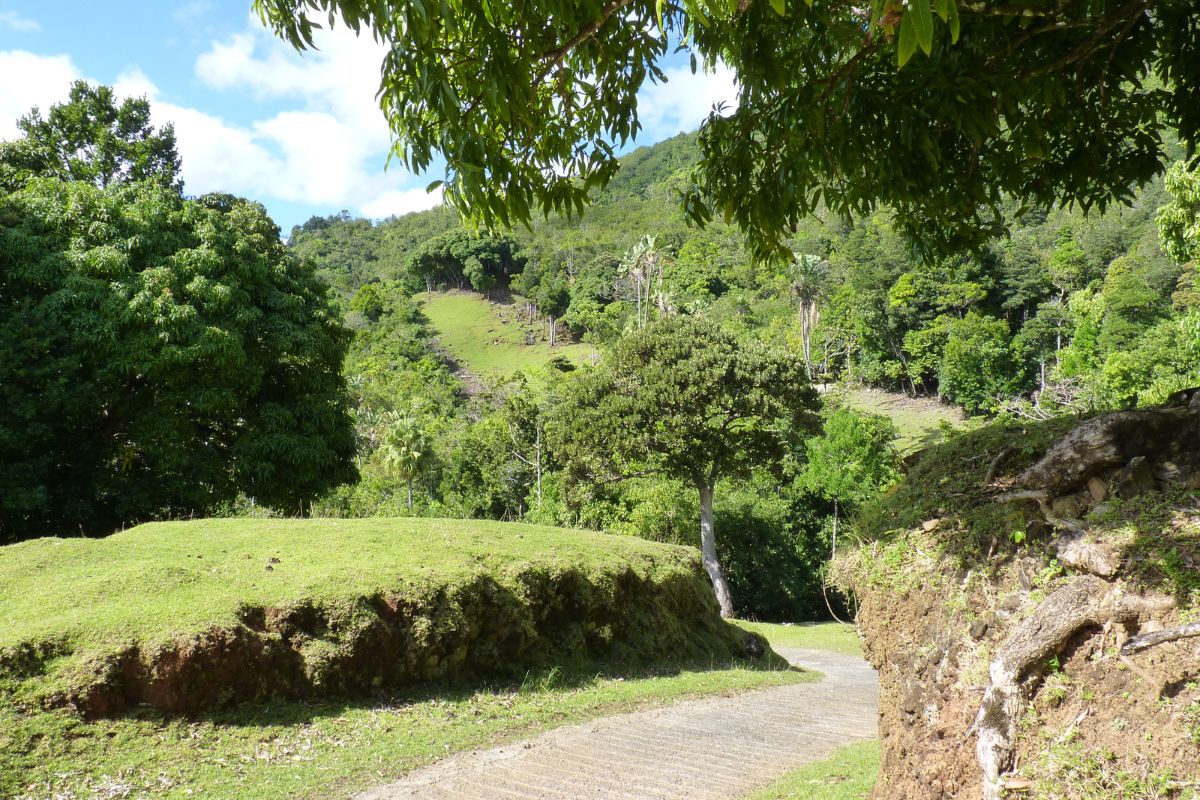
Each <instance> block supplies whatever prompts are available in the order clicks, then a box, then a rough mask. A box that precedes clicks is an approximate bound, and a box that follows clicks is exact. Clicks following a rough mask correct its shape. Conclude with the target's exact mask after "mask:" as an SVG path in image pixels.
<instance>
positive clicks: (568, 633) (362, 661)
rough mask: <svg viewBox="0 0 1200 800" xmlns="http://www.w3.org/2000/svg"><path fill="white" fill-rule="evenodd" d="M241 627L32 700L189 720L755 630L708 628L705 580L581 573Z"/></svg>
mask: <svg viewBox="0 0 1200 800" xmlns="http://www.w3.org/2000/svg"><path fill="white" fill-rule="evenodd" d="M241 619H242V624H241V625H239V626H238V627H234V628H213V629H210V630H208V631H206V632H204V633H202V634H200V635H197V636H193V637H189V638H184V639H181V640H178V641H174V642H171V643H169V644H167V645H163V646H160V647H158V648H155V649H153V650H150V651H143V650H142V649H139V648H138V647H136V646H134V647H127V648H124V649H119V650H116V651H114V652H112V653H109V654H106V655H104V656H102V657H98V658H97V659H96V660H94V661H93V662H92V663H90V664H89V665H88V666H87V668H86V669H85V674H83V675H78V676H75V678H74V680H73V681H72V682H71V683H70V684H69V686H68V688H67V689H65V690H60V691H56V692H53V693H51V694H49V695H47V696H44V697H43V698H42V700H43V702H44V703H45V704H47V705H50V706H68V707H72V708H76V709H78V710H79V711H80V712H81V713H82V714H83V715H84V716H87V717H93V718H94V717H103V716H112V715H115V714H119V713H121V712H123V711H124V710H125V709H126V708H127V707H129V706H130V705H136V704H146V705H150V706H153V707H155V708H158V709H160V710H163V711H166V712H169V713H177V714H189V715H190V714H197V713H199V712H203V711H206V710H209V709H213V708H218V707H221V706H227V705H231V704H235V703H240V702H247V701H261V700H266V699H271V698H285V699H301V698H311V697H321V696H344V695H349V694H354V693H361V692H364V691H367V692H369V691H374V690H378V689H381V688H397V687H403V686H408V685H413V684H417V683H422V682H428V681H435V680H436V681H450V682H463V681H471V680H476V679H479V678H485V677H503V678H508V677H513V676H520V675H521V674H523V673H524V672H525V671H527V670H529V669H536V668H539V667H541V666H544V665H549V664H558V663H566V662H570V661H573V660H579V661H604V660H610V661H615V662H617V663H628V664H631V665H632V664H638V663H646V662H650V661H653V660H655V659H661V658H666V657H678V656H680V655H683V656H684V657H685V658H686V657H689V656H690V657H694V658H704V659H711V658H718V659H720V658H722V657H724V658H729V657H741V656H749V655H751V654H762V653H763V652H764V651H766V648H765V646H764V643H763V640H762V639H761V637H759V636H757V634H749V633H746V632H744V631H741V630H740V629H737V628H735V627H733V626H731V625H728V624H727V623H725V622H724V621H722V620H720V619H719V618H718V616H717V612H716V606H715V603H714V602H713V598H712V591H711V589H710V588H709V587H708V583H707V581H706V580H705V579H704V578H703V577H702V576H701V575H700V574H699V573H694V574H691V573H687V572H680V573H677V574H676V577H674V578H670V579H666V580H661V581H653V580H648V579H645V578H643V577H641V576H639V575H638V574H637V573H636V572H635V571H634V570H633V569H628V570H626V571H625V572H623V573H620V574H616V575H587V574H584V573H582V572H580V571H577V570H570V569H567V570H562V571H559V572H555V573H550V572H547V571H545V570H541V569H538V568H536V567H531V568H530V569H528V571H526V572H522V573H519V574H517V575H515V576H512V577H511V578H508V579H506V580H505V581H504V582H499V581H497V580H495V579H493V578H491V577H487V576H479V577H477V578H476V579H474V580H472V581H469V582H465V583H462V584H457V585H453V586H446V587H443V588H442V589H440V590H437V591H433V592H432V593H430V594H427V595H424V596H419V599H418V596H414V595H412V594H402V593H399V592H398V593H396V594H394V595H390V594H381V595H377V596H372V597H364V598H361V599H360V600H359V601H357V602H355V603H351V604H348V605H345V606H335V607H327V606H323V605H314V604H311V603H305V602H297V604H296V605H294V606H291V607H288V608H257V607H246V608H243V609H242V613H241ZM9 666H13V665H9ZM40 668H41V667H40V664H39V663H37V662H35V663H32V664H30V665H26V666H25V667H22V669H23V670H24V672H25V674H24V675H23V678H24V680H26V681H28V682H29V683H30V684H32V685H33V686H34V687H36V686H37V684H38V679H39V675H38V670H39V669H40ZM35 691H36V688H35Z"/></svg>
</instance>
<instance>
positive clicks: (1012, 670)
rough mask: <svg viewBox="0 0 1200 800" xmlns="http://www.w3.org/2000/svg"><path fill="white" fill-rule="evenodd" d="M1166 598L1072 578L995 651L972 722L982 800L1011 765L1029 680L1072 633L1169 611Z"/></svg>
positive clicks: (998, 790)
mask: <svg viewBox="0 0 1200 800" xmlns="http://www.w3.org/2000/svg"><path fill="white" fill-rule="evenodd" d="M1173 604H1174V601H1173V600H1171V598H1158V597H1146V596H1142V595H1131V594H1129V593H1127V592H1126V591H1125V589H1124V587H1123V586H1122V585H1121V584H1113V583H1109V582H1108V581H1105V580H1102V579H1101V578H1099V577H1096V576H1094V575H1086V576H1081V577H1079V578H1076V579H1075V580H1073V581H1072V582H1070V583H1068V584H1067V585H1065V586H1063V587H1062V588H1060V589H1058V590H1057V591H1055V592H1054V593H1053V594H1051V595H1050V596H1049V597H1048V598H1046V600H1045V601H1043V602H1042V604H1041V605H1040V606H1038V608H1037V609H1036V610H1035V611H1034V612H1033V615H1032V616H1030V617H1029V619H1027V620H1026V621H1025V622H1024V623H1022V624H1021V625H1020V626H1019V627H1017V629H1016V630H1015V631H1013V632H1012V634H1011V635H1010V636H1009V637H1008V639H1007V640H1006V641H1005V642H1004V644H1003V646H1002V647H1001V648H1000V651H999V653H998V654H997V656H996V658H995V660H993V661H992V663H991V665H990V667H989V670H988V672H989V675H990V678H991V683H990V684H989V686H988V687H987V690H986V691H985V693H984V696H983V702H982V703H981V704H980V707H979V714H978V715H977V717H976V720H975V727H976V730H977V739H976V747H975V754H976V758H977V759H978V762H979V766H980V768H981V769H982V771H983V797H984V800H1000V797H1001V795H1002V794H1003V792H1004V790H1005V785H1006V784H1005V781H1004V777H1003V776H1004V773H1005V772H1006V771H1007V770H1008V769H1009V768H1010V766H1011V763H1012V755H1013V748H1014V745H1015V742H1016V736H1017V725H1018V722H1019V720H1020V719H1021V715H1022V714H1023V713H1024V711H1025V706H1026V704H1027V702H1028V695H1029V689H1030V686H1031V684H1032V679H1034V678H1036V677H1037V675H1039V674H1040V672H1041V668H1042V665H1043V664H1044V663H1045V662H1046V660H1047V659H1049V658H1050V656H1052V655H1053V654H1055V653H1057V652H1058V651H1059V650H1060V649H1062V647H1063V646H1064V645H1065V644H1066V643H1067V641H1068V640H1069V639H1070V638H1071V637H1072V636H1074V635H1075V633H1076V632H1077V631H1079V630H1080V629H1082V628H1086V627H1089V626H1098V625H1103V624H1104V623H1106V622H1109V621H1127V620H1132V619H1137V618H1139V617H1142V616H1146V615H1149V614H1152V613H1154V612H1157V611H1164V610H1167V609H1169V608H1171V607H1172V606H1173Z"/></svg>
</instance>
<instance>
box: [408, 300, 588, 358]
mask: <svg viewBox="0 0 1200 800" xmlns="http://www.w3.org/2000/svg"><path fill="white" fill-rule="evenodd" d="M415 298H416V299H417V300H418V301H419V302H420V303H421V310H422V311H423V312H424V314H425V316H426V317H427V318H428V320H429V327H430V329H431V330H433V332H434V334H435V336H436V337H437V342H438V344H439V345H441V347H442V348H443V349H444V350H445V353H446V355H447V356H449V357H450V358H451V359H453V361H454V362H455V363H456V364H457V365H458V366H459V367H460V368H461V369H465V370H466V371H467V372H470V373H471V374H472V375H475V376H477V377H481V378H483V377H490V378H495V377H502V376H506V375H511V374H512V373H514V372H527V371H529V370H531V369H536V368H537V367H540V366H543V365H545V364H546V363H548V362H549V361H550V360H551V359H554V358H565V359H567V360H568V361H570V362H571V363H572V364H575V365H576V366H579V365H582V364H586V363H589V362H590V360H591V354H592V348H591V347H590V346H589V345H586V344H573V343H568V342H564V341H563V340H562V339H560V340H559V343H558V344H556V345H555V346H554V347H551V346H550V344H549V342H548V341H547V339H548V337H547V335H546V333H545V331H544V328H545V326H544V325H543V323H542V322H541V321H540V320H539V321H538V322H536V323H535V324H533V325H530V324H528V322H527V320H526V318H525V317H524V316H523V315H522V314H521V310H522V308H523V304H522V303H519V302H517V301H516V300H514V299H512V297H511V296H507V297H506V299H505V300H499V301H496V302H493V301H491V300H489V299H487V298H486V297H484V296H483V295H480V294H476V293H474V292H463V291H446V292H425V293H422V294H418V295H416V296H415ZM560 332H561V328H560Z"/></svg>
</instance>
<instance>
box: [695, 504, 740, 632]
mask: <svg viewBox="0 0 1200 800" xmlns="http://www.w3.org/2000/svg"><path fill="white" fill-rule="evenodd" d="M699 489H700V556H701V560H702V561H703V562H704V569H705V570H706V571H707V572H708V577H709V580H711V581H712V585H713V591H714V592H716V595H717V605H719V606H720V607H721V616H722V617H725V618H729V617H732V616H733V595H732V594H731V593H730V591H729V584H728V583H726V582H725V573H724V572H722V571H721V562H720V560H718V559H717V538H716V533H715V532H714V531H713V510H712V504H713V487H712V485H711V484H708V485H704V486H700V487H699Z"/></svg>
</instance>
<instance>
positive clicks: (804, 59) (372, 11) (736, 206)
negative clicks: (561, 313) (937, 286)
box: [254, 0, 1200, 253]
mask: <svg viewBox="0 0 1200 800" xmlns="http://www.w3.org/2000/svg"><path fill="white" fill-rule="evenodd" d="M254 6H255V8H256V9H257V10H258V12H259V14H260V15H261V16H262V18H263V19H264V21H265V22H266V23H267V24H269V25H270V26H271V27H272V28H273V29H274V30H275V31H276V32H277V33H278V34H279V35H280V36H282V37H284V38H285V39H287V40H288V41H289V42H291V43H292V44H293V45H294V46H296V47H297V48H304V47H309V46H312V41H313V39H312V36H313V29H314V27H315V26H316V25H317V23H316V22H314V21H313V19H312V17H311V16H310V15H313V14H314V13H315V14H316V15H317V16H321V15H326V16H327V17H328V19H329V21H330V23H331V24H332V23H333V22H334V21H335V20H336V19H337V18H339V17H340V19H341V20H343V21H344V22H345V23H346V24H347V25H349V26H350V27H351V28H353V29H355V30H360V31H361V30H369V31H370V32H371V33H372V34H373V35H374V36H375V37H377V38H378V39H380V40H381V41H383V42H384V43H385V44H386V45H387V47H388V54H387V57H386V59H385V62H384V64H383V72H382V81H381V85H380V102H381V105H382V108H383V111H384V113H385V114H386V116H387V117H388V119H389V121H390V123H391V126H392V131H393V133H394V135H395V137H396V147H395V150H396V154H397V155H398V156H399V157H400V158H401V159H402V160H403V161H404V162H405V164H406V165H407V166H409V167H410V168H411V169H414V170H424V169H426V168H428V167H429V166H431V165H432V164H433V163H434V159H435V156H436V155H437V154H439V153H440V154H442V155H444V157H445V160H446V171H445V191H446V197H447V198H448V200H449V201H450V202H451V203H452V204H454V205H456V206H457V207H459V208H460V209H462V210H465V211H467V212H469V213H470V214H472V215H473V216H475V217H477V218H479V219H482V220H485V221H488V222H500V223H508V222H512V221H520V220H525V219H528V218H529V217H530V216H531V215H533V214H535V213H537V212H545V213H549V212H551V211H559V212H573V211H578V210H581V209H582V207H583V204H584V203H585V201H586V199H587V198H588V197H589V194H590V193H591V192H592V191H593V190H594V189H596V188H597V187H599V186H603V185H604V184H606V183H607V182H608V181H609V180H610V179H611V178H612V177H613V175H614V173H615V172H616V170H617V156H616V149H617V146H619V145H621V144H623V143H624V142H626V141H627V140H628V139H630V138H631V137H632V136H634V135H635V134H636V132H637V131H638V128H639V123H638V114H637V93H638V91H639V90H640V89H641V88H643V87H644V86H645V85H646V84H647V83H648V82H656V81H662V80H664V79H665V75H664V72H663V60H664V59H665V58H666V57H667V56H668V54H669V53H670V52H671V51H672V49H673V48H674V47H676V46H677V47H681V48H683V49H684V50H686V51H688V52H689V53H690V55H691V57H692V59H693V64H694V65H695V64H697V63H699V64H701V65H704V64H716V63H718V62H721V63H724V64H726V65H728V66H730V67H732V69H733V70H734V71H735V73H736V76H737V81H738V87H739V101H738V106H737V108H736V109H735V110H732V111H730V110H729V109H725V111H726V112H728V114H727V115H722V113H720V112H714V113H713V114H712V115H710V116H709V118H708V120H707V121H706V123H705V124H704V125H703V127H702V129H701V135H700V142H701V149H702V153H703V157H702V162H701V165H700V168H699V170H698V172H697V175H696V181H695V184H694V186H693V187H692V189H691V190H690V191H687V192H685V210H686V212H687V213H688V215H689V216H690V217H691V218H692V219H693V220H696V221H704V220H707V219H709V218H710V217H711V216H713V215H714V214H716V215H720V216H723V217H725V218H726V219H730V220H734V221H736V222H737V223H738V224H739V225H741V226H742V227H743V228H744V229H745V230H746V231H747V232H748V233H749V234H750V239H751V242H752V243H753V244H754V245H755V246H756V248H757V250H758V251H759V252H760V253H763V252H765V251H774V250H778V249H779V248H780V247H781V246H782V244H783V240H784V239H785V238H786V236H787V234H788V233H789V232H790V231H791V230H792V229H794V226H796V225H797V224H798V223H799V222H800V221H801V220H802V219H803V218H804V217H805V216H806V215H807V214H809V213H811V212H812V211H813V210H814V209H817V208H818V207H821V206H822V205H824V206H827V207H829V208H831V209H833V210H835V211H838V212H843V213H851V212H853V213H856V214H862V213H865V212H867V211H868V210H870V209H871V208H872V207H874V206H875V205H876V204H878V203H886V204H889V205H890V206H891V207H892V208H893V209H894V211H895V214H896V220H897V224H898V225H899V227H900V229H901V230H902V231H903V232H904V233H905V234H906V236H907V238H908V239H909V241H910V242H911V243H912V244H914V245H916V246H918V247H920V248H922V249H924V250H925V251H926V252H942V253H945V252H948V251H951V250H956V249H959V248H961V247H964V246H968V245H975V244H978V243H980V242H982V241H984V240H985V239H987V238H988V237H990V236H992V235H993V234H994V233H995V232H996V231H998V230H1000V229H1002V228H1003V227H1004V225H1005V222H1004V219H1003V217H1002V215H1001V203H1002V200H1003V198H1005V197H1006V196H1007V197H1012V198H1016V199H1017V200H1019V201H1021V202H1022V203H1026V204H1029V205H1033V206H1048V205H1050V204H1053V203H1057V202H1067V203H1079V204H1081V205H1083V206H1084V207H1091V206H1098V207H1100V208H1103V207H1104V206H1105V205H1106V204H1107V203H1108V202H1110V201H1112V200H1114V199H1117V200H1127V199H1129V198H1130V196H1131V192H1132V190H1133V188H1134V187H1135V186H1136V185H1139V184H1141V183H1142V182H1144V181H1146V180H1147V179H1148V178H1150V177H1151V176H1152V175H1154V174H1156V173H1157V172H1159V171H1160V169H1161V155H1162V138H1161V137H1162V130H1163V122H1164V121H1165V122H1166V124H1167V126H1168V127H1173V128H1174V129H1175V130H1176V131H1178V133H1179V134H1180V136H1181V137H1182V138H1183V139H1184V140H1186V141H1187V142H1190V143H1192V144H1195V143H1196V140H1197V134H1198V132H1200V82H1198V81H1197V79H1196V76H1197V75H1200V11H1198V10H1197V7H1196V4H1195V3H1194V2H1193V1H1192V0H1015V2H1013V1H1012V0H981V2H965V1H961V2H960V0H922V1H921V2H906V0H872V2H869V3H866V2H864V3H853V2H847V1H846V0H812V2H797V1H796V0H791V2H789V1H788V0H769V2H746V1H745V0H744V1H743V2H728V0H530V2H524V3H501V2H494V0H445V1H444V2H440V3H428V2H424V1H423V0H254ZM918 50H920V51H921V52H920V53H917V51H918ZM1164 111H1165V113H1164Z"/></svg>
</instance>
